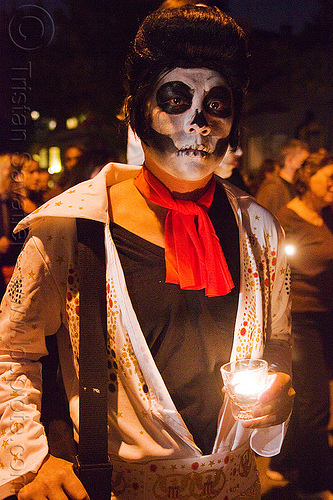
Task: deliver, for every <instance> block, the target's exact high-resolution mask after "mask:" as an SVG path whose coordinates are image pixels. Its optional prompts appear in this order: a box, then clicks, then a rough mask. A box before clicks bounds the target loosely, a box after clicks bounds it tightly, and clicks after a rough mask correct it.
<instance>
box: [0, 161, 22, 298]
mask: <svg viewBox="0 0 333 500" xmlns="http://www.w3.org/2000/svg"><path fill="white" fill-rule="evenodd" d="M11 159H12V154H11V153H3V154H1V155H0V300H1V298H2V296H3V294H4V293H5V289H6V286H7V284H8V283H9V280H10V278H11V276H12V274H13V271H14V265H15V263H16V259H17V257H18V255H19V253H20V251H21V249H22V245H23V242H24V239H25V236H26V233H25V234H16V235H14V234H13V229H14V228H15V226H16V225H17V224H18V222H19V221H20V220H21V219H23V217H24V216H25V215H26V214H25V212H24V211H23V210H22V207H21V196H20V192H19V190H18V189H17V186H16V183H15V182H14V180H13V167H12V163H11ZM15 187H16V189H15Z"/></svg>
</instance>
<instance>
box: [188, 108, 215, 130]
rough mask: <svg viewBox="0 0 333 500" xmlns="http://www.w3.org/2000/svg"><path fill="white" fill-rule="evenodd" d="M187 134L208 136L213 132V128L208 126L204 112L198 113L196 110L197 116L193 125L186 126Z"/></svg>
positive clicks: (192, 122)
mask: <svg viewBox="0 0 333 500" xmlns="http://www.w3.org/2000/svg"><path fill="white" fill-rule="evenodd" d="M185 131H186V133H188V134H193V133H197V134H201V135H208V134H210V132H211V128H210V126H209V125H208V123H207V121H206V118H205V115H204V114H203V112H202V111H198V110H197V109H196V110H195V116H194V118H193V120H192V121H191V123H190V124H189V125H188V126H186V130H185Z"/></svg>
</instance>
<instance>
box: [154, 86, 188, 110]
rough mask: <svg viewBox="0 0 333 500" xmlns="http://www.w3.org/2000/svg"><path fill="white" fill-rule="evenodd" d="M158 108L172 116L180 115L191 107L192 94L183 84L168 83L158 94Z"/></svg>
mask: <svg viewBox="0 0 333 500" xmlns="http://www.w3.org/2000/svg"><path fill="white" fill-rule="evenodd" d="M156 101H157V104H158V106H159V107H160V108H161V109H162V110H163V111H165V112H166V113H168V114H170V115H180V114H181V113H184V111H186V110H187V109H189V108H190V107H191V104H192V93H191V90H190V88H189V87H188V86H187V85H185V83H183V82H177V81H175V82H167V83H164V85H162V86H161V87H160V88H159V89H158V91H157V93H156Z"/></svg>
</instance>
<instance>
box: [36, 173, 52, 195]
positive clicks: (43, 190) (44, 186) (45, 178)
mask: <svg viewBox="0 0 333 500" xmlns="http://www.w3.org/2000/svg"><path fill="white" fill-rule="evenodd" d="M50 180H51V175H50V173H49V171H48V170H47V169H45V168H43V169H40V170H39V191H40V196H41V198H42V200H43V202H46V201H48V200H49V199H50V190H51V188H50V185H49V184H50Z"/></svg>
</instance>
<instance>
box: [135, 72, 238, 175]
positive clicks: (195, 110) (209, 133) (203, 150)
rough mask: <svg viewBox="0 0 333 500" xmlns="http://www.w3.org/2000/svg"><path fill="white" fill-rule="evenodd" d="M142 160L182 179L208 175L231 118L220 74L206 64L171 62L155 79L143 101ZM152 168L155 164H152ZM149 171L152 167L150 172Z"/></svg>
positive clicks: (223, 146)
mask: <svg viewBox="0 0 333 500" xmlns="http://www.w3.org/2000/svg"><path fill="white" fill-rule="evenodd" d="M148 113H149V119H150V123H151V138H150V140H149V146H147V145H144V146H143V147H144V151H145V156H146V160H145V161H146V165H147V167H148V168H149V165H150V164H154V167H158V168H159V169H161V170H163V171H165V172H167V173H169V174H170V175H172V176H174V177H176V178H178V179H184V180H190V181H195V180H200V179H203V178H205V177H207V176H208V175H210V174H211V173H212V172H213V171H214V169H215V168H216V167H217V165H218V164H219V163H220V162H221V160H222V158H223V157H224V155H225V152H226V150H227V147H228V142H229V134H230V130H231V126H232V121H233V103H232V95H231V91H230V89H229V87H228V85H227V83H226V81H225V79H224V78H223V77H222V76H221V75H220V74H219V73H218V72H216V71H213V70H210V69H206V68H186V69H185V68H176V69H174V70H172V71H170V72H169V73H167V74H165V75H164V76H163V77H162V78H161V80H160V81H159V82H158V84H157V86H156V89H155V91H154V94H153V96H152V99H151V100H150V101H149V103H148ZM155 170H156V169H155ZM153 173H154V172H153Z"/></svg>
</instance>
